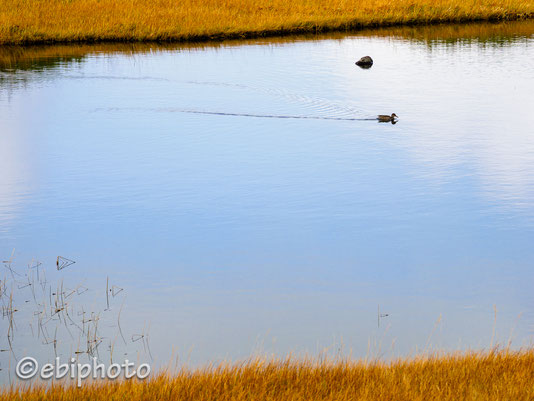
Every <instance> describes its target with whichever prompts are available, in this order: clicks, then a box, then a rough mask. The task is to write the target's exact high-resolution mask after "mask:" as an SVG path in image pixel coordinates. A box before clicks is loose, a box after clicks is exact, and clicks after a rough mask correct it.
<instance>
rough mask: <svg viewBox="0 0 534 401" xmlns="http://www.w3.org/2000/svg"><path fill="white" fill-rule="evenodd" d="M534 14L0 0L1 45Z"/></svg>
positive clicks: (499, 1) (440, 4) (430, 6)
mask: <svg viewBox="0 0 534 401" xmlns="http://www.w3.org/2000/svg"><path fill="white" fill-rule="evenodd" d="M533 16H534V0H395V1H393V0H330V1H326V0H261V1H259V0H0V44H21V43H43V42H76V41H82V42H83V41H153V40H157V41H169V40H179V41H185V40H201V39H211V38H217V39H221V38H236V37H253V36H262V35H276V34H282V33H297V32H319V31H326V30H346V29H354V28H362V27H369V26H386V25H401V24H426V23H437V22H465V21H478V20H507V19H524V18H530V17H533Z"/></svg>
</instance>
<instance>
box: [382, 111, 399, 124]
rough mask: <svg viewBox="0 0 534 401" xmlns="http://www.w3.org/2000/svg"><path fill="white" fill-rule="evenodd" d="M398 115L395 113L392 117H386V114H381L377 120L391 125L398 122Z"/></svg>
mask: <svg viewBox="0 0 534 401" xmlns="http://www.w3.org/2000/svg"><path fill="white" fill-rule="evenodd" d="M397 118H398V117H397V115H396V114H395V113H393V114H392V115H390V116H388V115H385V114H380V115H379V116H378V117H377V120H378V121H380V122H381V123H389V122H393V121H395V120H397Z"/></svg>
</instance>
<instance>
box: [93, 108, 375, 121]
mask: <svg viewBox="0 0 534 401" xmlns="http://www.w3.org/2000/svg"><path fill="white" fill-rule="evenodd" d="M94 111H95V112H102V111H105V112H113V111H152V112H160V113H161V112H163V113H188V114H205V115H213V116H231V117H253V118H276V119H299V120H334V121H376V118H354V117H322V116H305V115H280V114H251V113H228V112H223V111H205V110H194V109H179V108H170V107H153V108H150V107H106V108H98V109H95V110H94Z"/></svg>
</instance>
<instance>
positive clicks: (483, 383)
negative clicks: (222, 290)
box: [0, 350, 534, 401]
mask: <svg viewBox="0 0 534 401" xmlns="http://www.w3.org/2000/svg"><path fill="white" fill-rule="evenodd" d="M0 398H1V399H3V400H6V401H14V400H25V401H34V400H35V401H36V400H42V399H46V400H62V401H75V400H76V401H83V400H94V401H100V400H102V401H108V400H147V401H148V400H154V401H155V400H158V401H166V400H187V401H197V400H198V401H200V400H205V401H208V400H209V401H212V400H254V401H262V400H307V401H311V400H337V401H340V400H381V401H386V400H395V401H402V400H421V401H423V400H424V401H430V400H440V401H447V400H455V401H456V400H499V401H504V400H514V401H519V400H532V399H534V350H523V351H519V352H510V351H506V350H502V351H493V352H485V353H480V352H479V353H464V354H452V355H441V356H431V357H424V358H423V357H421V358H414V359H410V360H397V361H394V362H392V363H390V364H386V363H378V362H368V363H365V362H350V361H326V362H325V361H312V360H300V361H299V360H291V359H288V360H283V361H271V362H268V361H263V360H252V361H249V362H247V363H244V364H240V365H221V366H218V367H211V368H204V369H199V370H192V371H189V370H181V371H179V372H177V373H175V374H172V375H171V374H160V375H158V376H156V377H154V378H152V379H151V380H147V381H144V382H139V381H128V382H124V381H122V382H106V383H93V384H86V385H83V386H82V387H81V388H76V387H69V386H61V385H55V386H52V387H49V388H48V389H46V388H45V387H34V388H32V389H21V388H18V389H10V390H9V389H5V390H4V392H3V393H2V392H0Z"/></svg>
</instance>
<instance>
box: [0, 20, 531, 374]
mask: <svg viewBox="0 0 534 401" xmlns="http://www.w3.org/2000/svg"><path fill="white" fill-rule="evenodd" d="M513 26H515V28H514V30H513V32H517V33H518V34H517V35H513V34H512V33H510V29H509V25H504V26H501V27H500V28H499V26H495V25H492V26H487V27H486V28H484V26H482V27H483V28H480V26H479V27H478V28H477V26H474V27H475V28H469V29H471V30H472V31H473V32H475V34H473V33H469V34H467V33H465V32H464V34H465V37H463V38H461V39H458V40H454V37H452V38H451V33H450V32H449V31H448V30H447V29H449V28H447V27H436V28H421V29H420V31H419V33H418V31H417V30H416V29H411V30H404V31H402V30H401V31H399V30H391V31H390V32H389V35H390V36H387V35H388V34H387V33H373V32H369V33H364V34H359V35H353V36H351V35H347V36H340V35H334V36H333V37H329V36H326V37H324V38H322V40H313V41H309V40H300V39H297V40H292V41H291V40H290V41H287V42H284V41H281V42H276V41H275V40H271V41H268V40H265V41H249V42H247V43H246V44H243V45H238V44H236V43H235V42H232V43H229V44H228V45H225V44H222V45H220V46H214V47H210V46H200V47H180V46H174V47H172V46H170V47H163V48H158V47H156V46H146V47H143V49H142V50H141V51H140V52H129V51H128V50H127V49H128V47H126V48H125V46H124V45H118V46H117V50H118V52H117V53H114V52H113V47H109V46H108V47H104V48H105V49H106V50H98V49H99V48H98V47H95V48H94V50H93V51H90V50H85V53H84V50H83V49H80V48H74V47H73V48H72V49H74V50H72V52H73V53H74V55H75V56H76V57H74V58H69V57H68V56H67V55H65V54H63V55H62V56H61V57H50V58H48V57H41V58H40V57H39V56H38V54H39V52H46V51H50V52H51V53H53V51H54V50H53V49H44V50H43V49H36V50H35V49H34V50H32V51H33V52H34V53H31V52H30V53H29V54H30V55H29V56H28V57H26V59H25V58H24V56H18V57H19V58H16V57H13V55H12V54H9V55H8V56H9V57H8V56H6V54H4V53H2V54H0V60H9V64H7V61H4V68H3V71H2V75H1V76H0V121H1V123H2V129H1V131H2V132H1V135H0V171H1V172H2V173H1V174H0V255H1V257H2V258H8V257H9V255H10V254H11V250H12V249H13V248H15V249H16V253H15V255H16V260H17V261H18V263H19V264H20V266H25V264H26V263H27V262H28V261H29V260H30V259H31V258H32V257H36V258H38V259H40V260H41V261H43V262H45V265H46V266H48V268H50V269H53V268H54V263H55V258H56V256H57V255H64V256H67V257H70V258H73V259H75V260H76V261H77V263H76V265H74V266H72V267H71V271H70V272H69V275H70V276H69V277H70V279H71V280H73V281H77V280H78V281H79V280H83V279H85V280H86V282H87V283H88V284H87V285H88V286H89V285H94V286H95V287H99V286H100V287H102V285H103V284H102V283H103V282H104V283H105V280H106V277H107V276H109V277H110V279H111V280H112V281H113V282H116V283H120V285H121V287H124V288H125V293H126V301H125V307H124V312H123V319H124V322H125V323H124V325H125V326H126V327H128V328H129V329H130V330H132V331H135V330H136V327H137V326H138V325H143V323H142V322H147V321H150V322H151V341H152V352H153V354H154V357H155V361H157V362H156V363H157V364H161V363H167V362H168V361H169V359H170V354H171V351H172V349H173V347H174V348H175V349H176V352H177V353H178V354H179V355H180V357H181V358H182V360H185V359H188V361H189V362H190V363H193V364H196V363H205V362H207V361H213V360H219V359H222V358H229V359H237V358H244V357H247V356H249V355H250V354H251V353H252V352H255V351H262V352H267V353H275V354H277V355H283V354H285V353H287V352H291V351H294V352H297V353H299V352H310V353H316V352H317V351H318V350H321V349H323V348H325V347H328V346H332V345H333V344H335V346H333V347H332V349H333V350H336V349H338V348H340V344H343V347H342V348H343V350H344V351H345V352H349V350H352V354H353V355H354V356H357V357H361V356H365V355H366V354H367V353H368V352H371V353H372V354H373V355H380V356H385V357H390V356H391V355H399V354H400V355H406V354H408V353H413V352H415V351H416V350H417V349H419V350H420V349H422V348H425V346H426V345H427V344H430V345H431V346H432V347H434V348H440V349H458V348H465V347H474V348H479V347H487V346H488V345H489V343H490V339H491V337H492V328H493V313H494V311H493V306H494V305H496V306H497V309H498V325H497V333H498V336H497V337H498V339H499V340H500V341H502V342H506V341H507V340H508V338H509V337H510V330H512V328H515V331H514V337H513V338H514V343H515V344H516V345H518V346H519V345H523V344H526V343H528V342H530V340H531V336H532V328H533V326H532V325H533V323H534V315H533V313H532V302H533V298H532V295H531V288H530V287H531V283H532V280H533V279H534V276H533V272H532V264H533V261H534V255H533V252H534V251H533V248H532V243H533V240H534V219H533V218H534V174H532V172H533V171H534V135H533V132H534V130H533V124H532V109H533V106H534V98H533V96H532V93H534V79H533V77H532V73H531V71H533V70H534V64H533V63H534V57H532V56H534V40H533V36H532V33H533V31H534V28H533V23H532V22H524V23H520V24H513ZM432 29H435V31H432ZM439 29H442V30H443V31H442V32H441V33H440V31H439ZM466 29H467V28H466ZM484 29H486V30H487V31H488V32H490V33H488V34H487V36H484V34H483V32H484ZM446 30H447V31H446ZM381 32H383V31H381ZM399 32H400V34H399ZM470 32H471V31H470ZM476 32H478V33H476ZM481 32H482V33H481ZM499 32H501V33H499ZM525 32H526V33H525ZM453 33H454V31H453ZM458 34H459V35H461V30H460V31H459V32H458ZM432 35H434V36H435V37H434V38H432ZM440 35H442V36H443V37H445V36H447V35H448V36H447V38H446V39H441V40H440V39H439V37H440ZM469 35H471V36H469ZM476 35H479V36H481V37H483V38H482V39H480V40H477V36H476ZM429 37H430V38H429ZM425 38H426V40H425ZM65 49H68V48H66V47H63V50H62V51H64V52H65V53H67V54H68V52H67V51H66V50H65ZM89 49H90V48H89ZM78 52H81V54H78ZM36 54H37V56H36ZM366 54H369V55H372V56H373V58H374V59H375V64H374V66H373V68H371V69H369V70H362V69H359V68H358V67H356V66H355V65H354V61H355V60H357V59H358V58H359V57H361V56H363V55H366ZM25 60H26V61H27V62H26V64H24V63H25ZM28 60H31V62H30V61H28ZM184 110H195V111H208V112H221V113H233V114H236V113H245V114H246V113H248V114H255V115H258V114H260V115H261V114H266V115H271V116H272V115H295V116H314V117H325V118H333V117H335V118H369V117H372V116H374V115H376V114H390V113H391V112H395V113H396V114H398V115H399V116H400V120H399V123H398V124H396V125H391V124H378V123H377V122H376V121H336V120H328V119H325V120H308V119H276V118H251V117H239V116H220V115H201V114H198V113H187V112H183V111H184ZM100 287H99V288H100ZM379 304H380V308H381V310H383V311H384V312H387V313H388V314H389V316H388V317H387V318H384V320H383V322H382V323H383V324H381V326H380V327H377V306H378V305H379ZM520 314H522V315H521V317H520V318H518V316H519V315H520ZM440 316H441V317H442V318H441V321H440V323H439V325H438V326H437V327H438V330H437V331H436V332H435V333H434V334H432V337H431V338H430V340H429V336H430V334H431V333H432V330H433V327H434V325H435V323H436V321H437V320H438V318H439V317H440ZM0 324H1V325H2V326H1V328H2V330H3V329H4V326H5V321H2V322H1V323H0ZM28 341H30V340H28ZM369 343H371V347H370V350H369ZM392 344H394V346H392ZM2 345H3V344H2ZM25 347H26V348H29V350H32V349H34V348H33V347H34V346H32V345H30V343H28V344H25ZM39 347H41V348H42V346H41V345H40V344H39V343H37V344H36V345H35V352H36V353H37V352H38V351H37V348H39ZM39 352H41V351H39ZM42 352H43V355H45V356H43V357H50V355H48V354H46V352H49V349H47V351H42ZM0 358H4V356H2V355H0ZM5 363H7V362H6V361H5V360H2V364H5Z"/></svg>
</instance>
